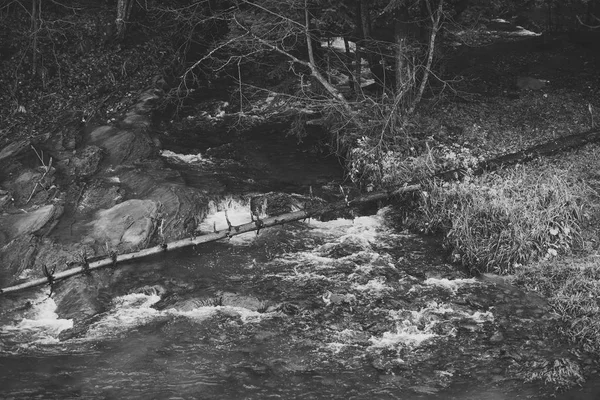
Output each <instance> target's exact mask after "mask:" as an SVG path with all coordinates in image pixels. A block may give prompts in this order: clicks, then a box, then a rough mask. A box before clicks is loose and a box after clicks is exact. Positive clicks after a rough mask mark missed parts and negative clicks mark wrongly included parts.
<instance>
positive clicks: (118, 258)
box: [0, 185, 421, 294]
mask: <svg viewBox="0 0 600 400" xmlns="http://www.w3.org/2000/svg"><path fill="white" fill-rule="evenodd" d="M420 188H421V185H410V186H405V187H402V188H399V189H396V190H393V191H388V192H377V193H372V194H370V195H367V196H361V197H358V198H356V199H354V200H352V201H349V202H340V203H335V204H332V205H328V206H324V207H316V208H314V209H309V210H301V211H295V212H290V213H286V214H282V215H278V216H275V217H269V218H265V219H262V220H255V221H253V222H249V223H247V224H243V225H239V226H232V225H230V226H229V228H228V229H226V230H222V231H219V232H214V233H210V234H207V235H202V236H197V237H190V238H185V239H180V240H176V241H174V242H170V243H165V244H162V245H158V246H154V247H149V248H147V249H144V250H140V251H136V252H134V253H127V254H114V255H112V256H107V257H106V258H103V259H100V260H97V261H94V262H90V263H86V264H85V265H83V266H80V267H75V268H71V269H68V270H65V271H62V272H58V273H53V272H49V271H48V269H47V268H46V267H45V266H44V274H45V275H46V277H45V278H40V279H34V280H32V281H29V282H25V283H21V284H19V285H14V286H10V287H6V288H3V289H0V294H6V293H12V292H17V291H21V290H24V289H28V288H32V287H35V286H42V285H45V284H50V285H52V284H54V283H55V282H56V281H59V280H62V279H67V278H70V277H72V276H75V275H80V274H85V273H89V272H90V271H93V270H97V269H100V268H104V267H108V266H115V267H116V266H118V264H123V263H124V262H127V261H132V260H136V259H139V258H143V257H148V256H152V255H156V254H162V253H164V252H167V251H169V250H175V249H181V248H183V247H189V246H194V245H197V244H201V243H209V242H214V241H217V240H221V239H226V238H231V237H233V236H237V235H241V234H242V233H246V232H251V231H257V232H258V231H260V230H261V229H263V228H268V227H271V226H275V225H283V224H285V223H287V222H293V221H300V220H303V219H307V218H312V217H317V216H320V215H323V214H326V213H329V212H332V211H339V210H343V209H346V208H351V207H353V206H356V205H359V204H363V203H368V202H372V201H377V200H383V199H386V198H389V197H392V196H395V195H400V194H402V193H408V192H414V191H416V190H419V189H420ZM228 222H229V221H228Z"/></svg>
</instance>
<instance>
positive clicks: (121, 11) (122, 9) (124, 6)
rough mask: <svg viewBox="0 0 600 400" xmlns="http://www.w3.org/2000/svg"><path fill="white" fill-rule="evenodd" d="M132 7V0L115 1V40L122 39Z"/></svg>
mask: <svg viewBox="0 0 600 400" xmlns="http://www.w3.org/2000/svg"><path fill="white" fill-rule="evenodd" d="M132 7H133V0H118V2H117V20H116V27H117V40H118V41H122V40H123V39H125V32H126V30H127V23H128V22H129V17H130V16H131V9H132Z"/></svg>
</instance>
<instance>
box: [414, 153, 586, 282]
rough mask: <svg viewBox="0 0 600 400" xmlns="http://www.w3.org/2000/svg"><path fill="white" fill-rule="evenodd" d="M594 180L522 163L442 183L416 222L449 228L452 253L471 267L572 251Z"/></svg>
mask: <svg viewBox="0 0 600 400" xmlns="http://www.w3.org/2000/svg"><path fill="white" fill-rule="evenodd" d="M587 192H588V190H587V186H586V185H584V184H582V183H579V182H576V181H575V180H574V179H573V178H572V174H570V173H569V171H568V170H566V169H560V168H557V167H554V166H551V165H547V164H546V165H542V164H541V163H540V164H538V165H534V166H527V167H524V166H518V167H516V168H513V169H511V170H507V171H502V172H500V173H493V174H487V175H484V176H481V177H476V178H469V179H465V180H464V181H462V182H455V183H443V184H441V183H435V184H432V185H431V186H430V189H429V190H428V191H424V192H423V193H422V195H421V197H420V199H419V204H418V213H417V215H415V216H413V218H410V219H409V221H408V222H409V226H410V227H411V228H413V229H414V228H417V229H418V230H420V231H422V232H425V233H442V234H444V235H445V240H444V244H445V246H446V247H447V248H448V249H449V250H450V251H451V253H452V257H451V258H452V261H454V262H460V263H461V264H463V265H464V266H467V267H469V268H470V269H471V271H472V272H494V273H499V274H507V273H512V272H514V267H515V266H519V265H521V264H525V263H527V262H530V261H535V260H538V259H544V258H552V257H555V256H557V255H558V254H565V253H568V252H569V251H570V250H571V248H572V247H573V246H574V245H575V244H576V243H577V242H578V240H579V238H580V233H581V229H580V222H581V220H582V219H583V215H584V214H583V212H582V210H583V209H584V207H585V204H586V193H587Z"/></svg>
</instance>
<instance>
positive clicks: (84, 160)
mask: <svg viewBox="0 0 600 400" xmlns="http://www.w3.org/2000/svg"><path fill="white" fill-rule="evenodd" d="M103 154H104V151H103V150H102V149H101V148H100V147H98V146H87V147H85V148H84V149H83V151H82V152H81V153H78V154H77V156H75V157H73V158H72V159H71V162H72V164H71V167H72V168H73V171H72V173H73V174H74V175H76V176H79V177H88V176H91V175H93V174H95V173H96V172H97V171H98V168H99V166H100V161H101V160H102V156H103Z"/></svg>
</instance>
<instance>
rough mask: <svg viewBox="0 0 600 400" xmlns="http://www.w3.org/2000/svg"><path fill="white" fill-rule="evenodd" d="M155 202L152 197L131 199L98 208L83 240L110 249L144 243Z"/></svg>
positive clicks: (133, 247) (151, 224)
mask: <svg viewBox="0 0 600 400" xmlns="http://www.w3.org/2000/svg"><path fill="white" fill-rule="evenodd" d="M157 213H158V206H157V204H156V203H155V202H154V201H152V200H138V199H132V200H127V201H124V202H122V203H119V204H117V205H115V206H114V207H112V208H110V209H108V210H102V211H98V212H97V213H96V217H97V218H96V220H95V221H93V222H91V232H90V233H89V234H88V238H87V240H88V241H89V240H90V239H91V240H93V241H95V242H96V243H97V244H98V245H100V246H103V245H105V244H106V245H107V246H110V247H111V250H113V249H115V250H116V249H118V250H123V251H134V250H137V249H139V248H140V247H144V246H145V245H146V244H147V243H148V241H149V240H150V237H151V235H152V233H153V231H154V220H155V219H156V217H157Z"/></svg>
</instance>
